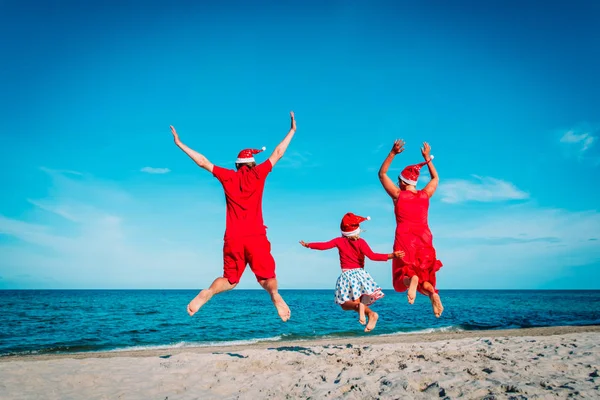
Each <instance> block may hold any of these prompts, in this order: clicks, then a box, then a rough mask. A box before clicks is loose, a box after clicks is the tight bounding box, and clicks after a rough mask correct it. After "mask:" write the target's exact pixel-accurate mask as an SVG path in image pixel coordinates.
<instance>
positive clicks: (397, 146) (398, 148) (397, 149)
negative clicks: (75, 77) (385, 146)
mask: <svg viewBox="0 0 600 400" xmlns="http://www.w3.org/2000/svg"><path fill="white" fill-rule="evenodd" d="M403 151H404V140H402V139H396V141H395V142H394V145H393V146H392V154H394V155H396V154H400V153H402V152H403Z"/></svg>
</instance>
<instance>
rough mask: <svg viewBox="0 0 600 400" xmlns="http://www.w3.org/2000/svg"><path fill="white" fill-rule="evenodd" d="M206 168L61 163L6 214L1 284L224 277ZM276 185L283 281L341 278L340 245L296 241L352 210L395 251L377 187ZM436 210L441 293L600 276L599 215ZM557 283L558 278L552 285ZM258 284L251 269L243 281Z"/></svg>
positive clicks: (379, 277) (219, 197)
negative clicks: (172, 172)
mask: <svg viewBox="0 0 600 400" xmlns="http://www.w3.org/2000/svg"><path fill="white" fill-rule="evenodd" d="M205 175H206V176H204V175H200V178H198V177H194V178H193V180H192V181H190V182H188V183H186V184H185V185H184V186H176V185H175V186H174V185H173V184H172V183H169V184H167V183H161V182H160V181H162V180H159V181H158V182H154V183H153V186H152V187H151V188H148V187H147V186H144V187H142V188H138V187H136V186H132V185H127V184H122V185H117V184H116V183H115V182H106V181H102V180H98V179H96V178H93V177H90V176H89V175H87V174H85V175H83V176H79V175H73V174H70V173H60V172H57V171H53V172H52V174H51V176H52V185H51V186H50V187H49V188H47V189H48V193H49V195H48V196H47V197H45V198H40V199H35V200H30V201H29V202H30V204H32V205H33V206H34V207H32V208H31V209H30V210H29V211H28V212H25V213H20V214H19V216H18V217H15V216H12V217H9V216H7V215H4V216H3V215H2V212H1V210H0V236H1V238H0V259H1V260H2V262H1V263H0V276H2V279H1V280H0V287H12V288H194V287H198V288H202V287H206V286H207V285H209V284H210V282H212V280H213V279H214V278H215V277H217V276H219V275H220V274H222V254H221V248H222V243H223V242H222V238H223V231H224V228H225V226H224V220H225V206H224V200H223V194H222V189H221V187H220V185H219V183H218V181H216V180H215V179H213V178H211V177H210V176H209V174H205ZM197 179H201V180H202V185H198V180H197ZM163 185H164V186H163ZM167 185H168V186H167ZM275 187H276V185H274V186H272V189H271V191H270V193H269V194H268V195H266V196H265V223H266V224H267V225H268V227H269V229H268V234H269V240H270V241H271V243H272V246H273V247H272V248H273V254H274V256H275V259H276V262H277V275H278V277H279V279H280V287H282V288H315V287H318V288H331V287H332V285H334V284H335V278H336V277H337V275H338V274H339V262H338V255H337V253H336V252H335V251H329V252H316V251H310V250H307V249H304V248H302V247H301V246H300V245H299V244H298V240H300V239H302V240H307V241H320V240H329V239H331V238H332V237H335V236H337V235H339V221H340V218H341V217H342V215H343V214H344V213H345V212H347V211H353V212H356V213H359V214H363V215H370V216H371V217H372V220H371V221H369V222H368V223H365V226H364V228H365V229H366V230H367V232H366V233H365V235H364V236H363V237H364V238H365V239H366V240H367V241H368V242H369V244H370V246H371V248H373V250H375V251H378V252H387V251H390V250H391V247H392V244H393V240H394V229H395V222H394V215H393V206H392V201H391V200H390V199H389V197H388V196H387V194H386V193H385V191H384V190H383V189H381V188H380V187H377V190H375V189H374V188H375V186H374V188H373V190H372V191H368V193H367V194H365V195H361V196H356V195H355V194H356V193H355V188H348V190H347V191H343V190H341V191H338V192H335V193H331V194H330V195H328V196H327V198H325V199H324V198H323V195H322V193H319V192H315V193H306V192H294V191H288V190H286V191H281V192H275ZM351 194H352V195H351ZM290 204H293V207H294V213H293V214H294V215H291V214H290V212H289V207H290ZM467 212H468V213H467ZM431 213H432V214H431V217H430V225H431V228H432V232H433V236H434V245H435V246H436V250H437V251H438V256H439V258H440V260H442V262H443V263H444V267H443V268H442V270H441V271H440V273H439V275H438V282H439V285H440V288H441V289H447V288H486V287H487V288H540V287H545V288H548V287H554V288H565V287H573V286H572V285H571V283H572V282H571V281H569V280H566V277H568V276H569V274H571V275H575V277H576V278H578V279H577V282H576V283H577V284H579V286H578V287H588V288H590V287H592V286H593V285H594V282H600V269H598V268H597V269H596V272H595V271H594V270H590V271H586V273H579V274H580V275H577V274H578V272H577V271H578V270H577V268H579V266H582V265H583V266H586V265H593V264H594V263H596V266H597V265H599V264H600V246H599V245H598V243H599V241H598V239H600V213H598V212H596V211H593V210H591V211H584V212H574V211H569V210H561V209H540V208H538V207H534V206H532V204H531V203H529V202H527V203H519V204H512V205H506V204H499V205H498V206H495V205H494V204H490V205H489V206H486V207H469V208H468V209H466V208H463V207H457V206H454V205H448V204H444V203H440V202H434V203H432V205H431ZM291 226H292V227H293V229H290V227H291ZM367 268H368V270H369V272H370V273H371V274H372V275H373V277H374V278H375V280H376V281H377V282H378V283H379V284H380V285H382V287H384V288H390V287H391V263H390V262H387V263H383V262H382V263H373V262H368V265H367ZM590 268H591V267H590ZM25 276H28V277H29V278H25ZM307 277H310V279H308V278H307ZM551 280H557V283H556V284H553V285H554V286H551V285H550V284H549V283H548V282H550V281H551ZM544 285H546V286H544ZM586 285H587V286H586ZM257 287H258V286H257V284H256V281H255V279H254V276H253V274H252V273H251V271H250V270H249V269H248V270H247V272H246V273H245V274H244V276H243V278H242V281H241V283H240V288H257ZM596 288H597V284H596Z"/></svg>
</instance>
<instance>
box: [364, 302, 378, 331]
mask: <svg viewBox="0 0 600 400" xmlns="http://www.w3.org/2000/svg"><path fill="white" fill-rule="evenodd" d="M365 312H366V313H367V317H368V318H369V323H368V324H367V326H366V327H365V332H371V331H372V330H373V329H375V325H377V320H378V319H379V314H377V313H376V312H375V311H372V310H371V309H370V308H369V307H367V306H365Z"/></svg>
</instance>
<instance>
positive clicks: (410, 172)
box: [398, 156, 433, 185]
mask: <svg viewBox="0 0 600 400" xmlns="http://www.w3.org/2000/svg"><path fill="white" fill-rule="evenodd" d="M431 160H433V156H431V158H430V159H429V160H427V161H424V162H422V163H419V164H415V165H409V166H408V167H406V168H404V169H403V170H402V172H401V173H400V175H399V176H398V178H400V180H402V182H404V183H406V184H408V185H416V184H417V181H418V180H419V173H420V171H421V167H422V166H423V165H426V164H429V163H430V162H431Z"/></svg>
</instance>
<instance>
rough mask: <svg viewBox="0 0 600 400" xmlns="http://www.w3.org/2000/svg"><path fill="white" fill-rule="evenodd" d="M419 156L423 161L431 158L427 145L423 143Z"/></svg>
mask: <svg viewBox="0 0 600 400" xmlns="http://www.w3.org/2000/svg"><path fill="white" fill-rule="evenodd" d="M421 154H422V155H423V158H424V159H425V161H429V159H430V158H431V146H429V143H427V142H423V147H422V148H421Z"/></svg>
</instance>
